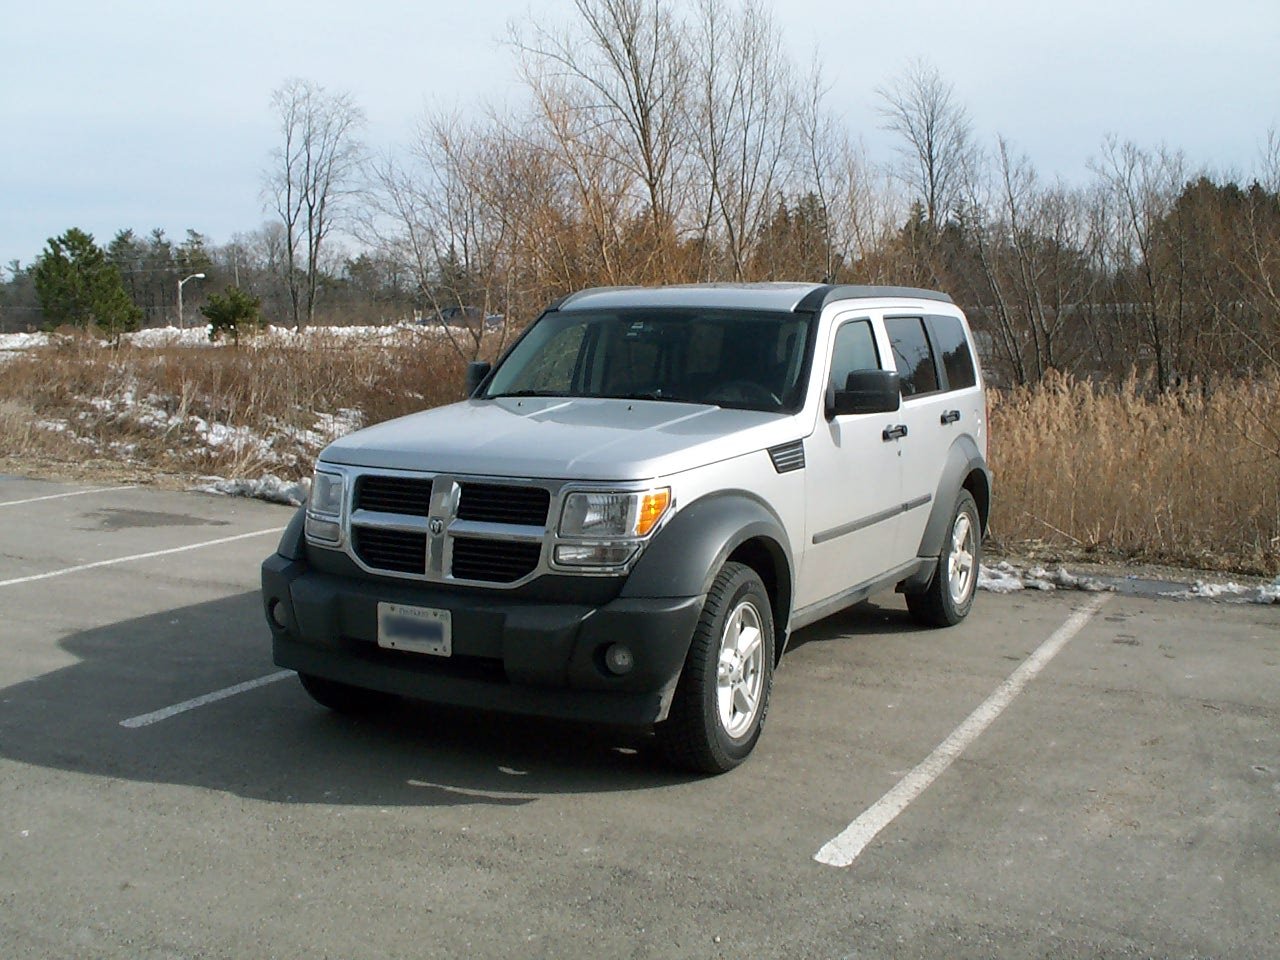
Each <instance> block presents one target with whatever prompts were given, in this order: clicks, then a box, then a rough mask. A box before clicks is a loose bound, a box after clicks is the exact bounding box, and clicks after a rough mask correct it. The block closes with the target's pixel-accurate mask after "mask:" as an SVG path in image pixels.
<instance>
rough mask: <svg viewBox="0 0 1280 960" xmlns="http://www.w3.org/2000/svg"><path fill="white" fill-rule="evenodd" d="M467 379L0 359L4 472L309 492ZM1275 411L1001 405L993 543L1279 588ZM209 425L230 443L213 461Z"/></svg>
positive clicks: (419, 340) (1265, 402) (151, 351)
mask: <svg viewBox="0 0 1280 960" xmlns="http://www.w3.org/2000/svg"><path fill="white" fill-rule="evenodd" d="M462 371H463V362H462V361H461V360H460V359H459V358H458V356H457V354H456V353H454V352H453V350H452V349H451V348H450V347H449V346H448V345H447V344H443V343H441V342H440V341H438V340H436V339H434V338H431V337H429V336H423V335H420V333H419V332H418V331H406V332H402V333H399V334H396V335H394V336H393V337H391V338H390V339H381V340H377V341H372V340H371V341H367V342H361V341H358V340H352V339H350V338H338V337H332V336H330V337H326V336H324V335H322V334H319V335H313V336H310V337H307V338H305V339H300V340H298V341H296V342H295V341H292V340H289V339H287V338H286V339H284V340H283V341H279V340H278V341H275V342H273V343H272V344H271V346H270V348H269V349H262V348H259V347H253V346H244V347H240V348H231V347H221V348H190V347H187V348H183V347H170V348H146V347H131V346H124V347H121V348H120V349H118V350H111V349H105V348H103V347H101V346H99V345H97V344H96V343H94V342H93V341H86V340H83V339H77V338H66V339H64V340H62V341H60V343H59V345H58V346H55V347H49V348H47V349H40V350H31V351H26V352H24V353H20V354H18V355H17V356H15V357H13V358H11V359H8V360H5V361H3V362H0V458H4V459H5V460H6V461H7V463H9V464H15V463H23V462H29V463H38V464H40V465H41V469H43V470H44V471H45V472H63V473H66V472H68V469H69V468H72V467H75V466H78V465H82V464H85V463H90V464H95V465H96V466H97V468H98V469H97V471H96V472H97V474H98V475H101V472H102V467H103V466H104V464H105V465H106V466H107V467H109V466H110V465H111V463H112V462H114V463H116V464H119V465H120V467H121V468H123V469H125V470H126V472H127V473H128V474H129V475H131V476H137V475H139V474H141V475H152V476H156V475H164V474H177V475H185V476H192V475H202V474H217V475H220V476H228V477H250V478H252V477H258V476H261V475H263V474H264V473H275V474H278V475H281V476H284V477H286V478H298V477H302V476H305V475H306V474H307V473H309V472H310V469H311V463H312V461H313V459H314V457H315V455H316V453H317V452H318V451H319V449H320V447H321V446H322V445H323V443H324V441H325V439H326V438H325V437H323V436H321V434H322V433H323V431H318V430H316V428H317V426H318V425H323V424H322V423H321V421H322V420H323V418H324V417H325V416H329V415H332V414H334V413H337V412H338V411H340V410H343V409H353V410H358V411H360V412H361V413H362V414H363V417H362V422H363V423H364V424H370V423H376V422H379V421H382V420H387V419H390V418H392V417H396V416H401V415H403V414H406V413H411V412H413V411H415V410H420V409H423V408H426V407H430V406H436V405H438V404H441V403H446V402H448V401H451V400H453V399H456V398H457V397H458V396H459V395H460V394H461V384H462ZM1278 411H1280V375H1273V376H1271V377H1269V378H1265V379H1262V380H1257V381H1252V382H1247V383H1224V384H1219V385H1215V386H1214V387H1213V388H1212V389H1203V390H1202V389H1199V388H1186V389H1183V390H1180V391H1176V392H1173V393H1168V394H1165V395H1152V394H1151V393H1149V392H1148V391H1147V390H1146V389H1145V387H1144V385H1143V384H1140V383H1138V382H1134V381H1131V382H1129V383H1127V384H1125V385H1124V386H1123V387H1120V388H1118V389H1103V388H1099V387H1096V386H1094V385H1092V384H1089V383H1086V382H1080V381H1074V380H1071V379H1067V378H1055V379H1051V380H1049V381H1046V382H1045V383H1044V384H1042V385H1040V386H1038V387H1036V388H1033V389H1023V390H1014V391H1011V392H1008V393H1003V394H997V393H993V394H992V397H991V448H990V454H991V463H992V469H993V471H994V473H995V478H996V490H995V509H994V516H993V526H992V533H993V536H994V537H995V538H996V540H997V542H998V544H999V545H1000V546H1003V547H1005V548H1006V549H1019V548H1020V547H1022V546H1024V545H1025V544H1028V543H1030V542H1037V543H1039V544H1042V545H1047V546H1048V547H1049V548H1050V549H1055V550H1062V551H1064V552H1066V553H1074V554H1076V555H1080V554H1089V555H1098V556H1103V557H1116V556H1122V557H1132V558H1140V559H1143V560H1146V561H1152V562H1164V563H1178V564H1183V565H1188V566H1201V567H1216V568H1222V569H1233V570H1237V571H1239V572H1244V573H1259V574H1267V575H1274V574H1275V573H1276V572H1280V413H1278ZM60 424H61V425H65V426H63V427H61V428H59V425H60ZM209 424H219V425H220V427H218V428H216V429H218V430H224V431H230V432H227V433H226V438H225V440H224V442H222V443H221V444H220V445H218V446H212V447H211V446H210V444H209V443H208V439H207V433H208V430H209V426H208V425H209ZM236 431H239V432H238V433H237V432H236ZM63 468H68V469H63ZM10 469H12V467H10ZM70 472H74V470H71V471H70Z"/></svg>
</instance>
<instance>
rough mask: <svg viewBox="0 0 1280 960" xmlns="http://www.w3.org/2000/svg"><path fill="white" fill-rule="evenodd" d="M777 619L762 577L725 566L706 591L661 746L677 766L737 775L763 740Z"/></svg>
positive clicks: (662, 727)
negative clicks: (735, 768)
mask: <svg viewBox="0 0 1280 960" xmlns="http://www.w3.org/2000/svg"><path fill="white" fill-rule="evenodd" d="M773 651H774V636H773V613H772V607H771V605H770V603H769V594H768V592H767V591H766V590H765V587H764V583H763V582H762V581H761V579H760V577H759V575H758V574H757V573H756V572H755V571H754V570H752V569H751V568H750V567H748V566H745V565H743V564H740V563H726V564H725V565H724V567H723V568H722V569H721V570H720V573H719V574H717V576H716V579H715V581H714V582H713V583H712V585H711V590H710V591H709V592H708V593H707V601H706V603H705V604H704V605H703V608H702V616H701V617H700V618H699V619H698V625H697V627H696V628H695V629H694V632H693V640H692V642H691V643H690V645H689V654H688V656H687V657H686V659H685V664H684V670H683V672H682V673H681V675H680V682H679V685H678V686H677V687H676V693H675V698H674V700H673V701H672V704H671V712H670V714H669V716H668V717H667V719H666V720H665V721H663V722H662V723H660V724H659V725H658V727H657V735H658V743H659V746H660V747H661V748H662V751H663V753H664V754H665V755H666V757H667V759H668V760H670V761H671V762H672V763H674V764H675V765H676V766H679V767H683V768H685V769H687V770H694V771H696V772H699V773H724V772H725V771H726V770H732V769H733V768H734V767H736V766H737V765H738V764H740V763H741V762H742V761H743V760H745V759H746V758H747V756H748V755H749V754H750V753H751V751H752V749H753V748H754V747H755V745H756V741H757V740H759V739H760V731H761V730H762V729H763V726H764V718H765V714H766V713H767V711H768V708H769V693H770V691H771V689H772V687H773Z"/></svg>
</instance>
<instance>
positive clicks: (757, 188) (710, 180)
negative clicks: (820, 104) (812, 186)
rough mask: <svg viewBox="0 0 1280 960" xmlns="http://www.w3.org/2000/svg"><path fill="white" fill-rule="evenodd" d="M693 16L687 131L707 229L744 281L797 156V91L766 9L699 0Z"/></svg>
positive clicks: (717, 0)
mask: <svg viewBox="0 0 1280 960" xmlns="http://www.w3.org/2000/svg"><path fill="white" fill-rule="evenodd" d="M697 19H698V24H697V34H696V36H697V43H696V44H695V45H694V49H696V51H697V53H696V55H694V57H693V68H692V74H693V81H694V82H693V83H692V84H691V86H690V89H691V93H690V94H689V97H688V102H689V111H690V123H689V132H690V134H691V136H692V138H693V141H694V143H695V145H696V153H697V157H698V161H699V163H700V166H701V170H702V177H703V179H704V181H705V184H706V187H707V200H706V204H705V208H706V210H707V218H706V219H707V227H708V228H711V227H712V226H713V225H714V226H715V227H717V228H718V229H715V230H714V231H712V230H711V229H709V230H708V232H709V233H710V234H711V235H712V236H713V237H715V238H716V239H718V240H719V241H720V242H721V245H722V247H723V249H724V250H725V252H726V253H727V256H728V259H729V266H730V270H731V271H732V278H733V279H735V280H743V279H746V273H747V266H748V263H749V261H750V259H751V255H752V252H753V248H754V247H755V245H756V244H757V243H758V242H759V239H760V236H761V233H762V230H763V228H764V225H765V222H766V220H767V219H768V217H769V215H770V213H771V212H772V211H773V210H774V208H775V207H776V205H777V198H778V195H779V194H780V193H783V192H784V191H785V188H786V186H787V185H788V183H787V181H788V180H789V179H790V177H791V174H792V170H793V168H794V167H795V166H796V162H797V160H798V159H799V158H798V157H797V156H796V153H797V151H796V149H795V148H796V137H795V136H793V134H794V133H798V132H799V131H798V130H796V129H794V128H795V127H797V126H798V125H797V124H796V122H795V120H794V117H795V115H796V110H797V107H798V105H799V97H798V96H797V94H796V91H795V89H794V86H795V85H794V81H793V78H792V72H791V67H790V63H789V61H788V59H787V57H786V55H785V52H784V51H783V49H782V40H781V35H780V34H779V32H778V30H777V28H776V26H775V25H774V23H773V20H772V18H771V17H770V15H769V14H768V12H767V11H766V10H764V9H763V8H761V7H760V6H759V5H757V4H756V3H753V2H750V0H748V2H747V3H745V4H743V6H742V7H741V8H739V9H737V10H729V9H727V8H726V5H725V3H724V2H723V0H700V2H699V4H698V11H697Z"/></svg>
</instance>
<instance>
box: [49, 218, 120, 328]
mask: <svg viewBox="0 0 1280 960" xmlns="http://www.w3.org/2000/svg"><path fill="white" fill-rule="evenodd" d="M33 279H34V281H35V287H36V294H37V295H38V296H39V298H40V309H41V310H42V311H43V313H44V315H45V319H47V320H48V321H49V322H50V323H51V324H53V325H55V326H56V325H60V324H73V325H75V326H83V327H86V328H88V327H90V326H97V327H100V328H101V329H103V330H104V331H106V332H107V333H108V334H109V335H111V336H112V337H119V335H120V334H121V333H123V332H125V331H126V330H135V329H137V327H138V324H139V322H140V321H141V320H142V311H141V310H140V309H138V307H137V306H136V305H135V304H134V302H133V301H132V300H131V299H129V294H128V293H127V292H126V291H125V288H124V282H123V280H122V279H121V277H120V270H119V268H118V267H116V265H115V264H113V263H111V262H110V261H109V260H108V259H107V255H106V253H105V252H104V251H103V250H102V249H101V248H99V247H98V246H97V245H96V244H95V243H94V242H93V237H92V235H90V234H88V233H85V232H84V231H83V230H79V229H76V228H75V227H72V228H71V229H70V230H68V231H67V232H66V233H64V234H63V235H62V236H60V237H56V238H51V239H50V240H49V247H48V249H47V250H45V252H44V253H42V254H41V255H40V257H39V259H38V260H37V262H36V266H35V269H34V271H33Z"/></svg>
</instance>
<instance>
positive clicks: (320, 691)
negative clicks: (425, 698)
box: [298, 673, 392, 716]
mask: <svg viewBox="0 0 1280 960" xmlns="http://www.w3.org/2000/svg"><path fill="white" fill-rule="evenodd" d="M298 679H299V680H300V681H302V688H303V689H304V690H306V691H307V693H309V694H310V695H311V699H312V700H314V701H315V702H316V703H318V704H320V706H322V707H328V708H329V709H330V710H333V711H334V712H336V713H343V714H347V715H348V716H361V715H363V714H369V713H373V712H375V711H377V710H380V709H382V708H384V707H386V706H387V704H389V703H390V702H391V699H392V698H391V695H390V694H386V693H382V692H381V691H378V690H366V689H365V688H364V687H353V686H351V684H349V683H339V682H338V681H337V680H327V679H325V678H324V677H317V676H314V675H313V674H310V673H300V674H298Z"/></svg>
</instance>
